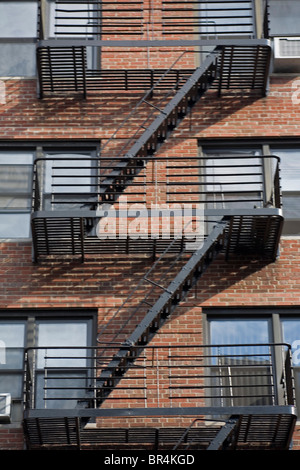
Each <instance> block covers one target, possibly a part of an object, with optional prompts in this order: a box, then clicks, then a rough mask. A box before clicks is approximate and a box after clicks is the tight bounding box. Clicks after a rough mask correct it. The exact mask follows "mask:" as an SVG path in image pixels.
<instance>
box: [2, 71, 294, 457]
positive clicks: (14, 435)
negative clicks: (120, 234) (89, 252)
mask: <svg viewBox="0 0 300 470" xmlns="http://www.w3.org/2000/svg"><path fill="white" fill-rule="evenodd" d="M295 80H296V78H295V77H272V79H271V87H270V93H269V95H268V96H267V97H265V98H259V99H258V98H253V97H251V96H247V95H240V94H239V93H232V94H228V95H227V94H224V95H223V96H222V97H221V98H218V97H217V96H216V93H215V91H213V90H212V91H210V92H209V93H208V94H207V95H206V96H205V97H204V98H203V99H202V101H201V102H200V103H199V104H198V105H197V106H196V107H195V108H194V109H193V111H192V113H191V115H190V116H188V117H187V118H186V119H185V120H184V122H183V123H182V124H181V125H180V127H179V128H178V129H177V130H176V131H175V132H174V135H173V136H172V137H171V138H169V139H168V140H167V141H166V142H165V144H164V145H163V147H161V149H160V155H168V156H176V155H185V156H188V155H190V156H197V151H198V139H199V138H201V139H205V138H216V137H217V138H221V137H222V138H226V137H236V138H242V137H256V136H257V137H261V136H264V137H294V136H299V135H300V126H299V119H300V117H299V116H300V115H299V112H298V107H299V104H297V103H295V102H293V100H292V97H293V93H294V92H295V88H294V84H295ZM5 85H6V102H5V104H2V105H0V122H1V124H0V126H1V127H0V138H1V139H3V140H12V139H14V140H16V141H17V140H26V139H28V140H30V139H48V140H49V139H72V138H76V139H88V138H93V139H94V138H95V139H101V140H102V142H105V139H107V138H109V137H110V136H111V134H112V133H113V131H114V130H115V128H116V126H117V125H118V123H119V122H121V121H122V119H123V118H124V117H125V116H126V114H127V113H128V112H130V110H131V109H132V107H133V106H134V105H135V104H136V103H137V102H138V100H139V99H140V97H141V96H142V94H141V93H131V94H122V93H121V94H112V93H102V94H95V95H91V96H89V97H88V99H87V100H86V101H78V100H77V99H76V98H75V97H69V98H53V99H46V100H43V101H39V100H38V99H37V98H36V82H35V80H31V79H28V80H7V81H5ZM242 98H243V99H242ZM155 99H156V97H154V100H155ZM157 99H158V98H157ZM144 113H145V109H142V110H141V111H140V116H144ZM136 121H137V122H131V123H130V126H136V125H137V123H138V122H139V119H137V120H136ZM128 131H129V129H128V128H126V129H125V130H124V131H122V132H121V133H120V134H118V136H117V139H115V142H114V145H116V146H118V145H122V144H123V142H124V141H125V138H126V137H127V135H128ZM299 256H300V240H296V239H295V240H288V239H283V240H282V242H281V254H280V258H279V259H278V260H277V261H276V262H275V263H271V264H266V263H265V262H264V261H263V260H259V259H258V260H250V261H249V259H247V258H246V257H238V258H231V259H230V260H229V261H225V260H224V259H222V257H220V258H219V260H218V261H217V262H216V263H217V264H215V265H214V266H211V267H210V268H209V270H208V271H207V272H206V274H205V275H204V277H203V278H201V280H200V281H199V283H198V285H197V287H196V288H195V289H194V290H192V291H191V292H190V294H189V296H188V298H187V299H186V301H185V302H184V303H183V304H182V305H180V306H179V307H178V308H177V310H176V312H175V313H174V315H173V316H172V317H171V319H170V320H169V321H168V322H167V323H166V324H165V325H164V327H163V328H162V330H161V331H160V332H159V333H158V334H157V337H156V338H155V340H154V344H155V343H158V344H161V343H162V342H164V341H167V342H169V341H173V342H175V343H176V342H178V341H182V338H184V341H186V342H191V343H193V341H195V338H197V340H198V339H199V338H200V340H201V339H202V338H203V325H202V308H203V307H207V306H214V307H215V306H245V305H253V306H282V305H284V306H293V305H295V306H296V305H299V292H300V269H299ZM151 263H152V260H151V258H148V257H146V256H128V257H126V256H124V257H119V256H118V257H117V256H116V257H111V256H110V255H107V256H103V257H102V258H101V259H98V260H97V259H88V260H87V261H86V263H85V264H84V265H82V264H80V263H78V262H70V261H62V262H52V263H46V264H41V265H34V264H33V263H32V258H31V243H30V242H21V241H20V242H17V241H16V242H2V243H0V285H1V295H0V308H2V309H13V308H36V309H39V308H73V307H81V308H97V309H98V318H99V323H102V321H103V319H104V318H107V315H109V314H110V313H111V312H112V310H113V309H115V308H116V307H117V306H119V305H120V304H121V302H122V301H123V299H124V298H125V297H126V296H127V295H128V293H129V287H132V286H134V285H136V283H137V282H138V281H139V279H140V276H141V275H142V274H143V273H145V272H146V271H147V269H148V268H149V267H150V266H151ZM298 433H299V431H297V432H296V434H295V440H294V448H300V444H299V439H298V438H297V435H298ZM22 445H23V444H22V438H21V430H20V429H19V428H18V429H16V430H14V429H12V428H11V427H10V428H7V429H6V428H5V427H2V428H0V448H2V449H10V448H16V447H18V448H20V449H21V448H22Z"/></svg>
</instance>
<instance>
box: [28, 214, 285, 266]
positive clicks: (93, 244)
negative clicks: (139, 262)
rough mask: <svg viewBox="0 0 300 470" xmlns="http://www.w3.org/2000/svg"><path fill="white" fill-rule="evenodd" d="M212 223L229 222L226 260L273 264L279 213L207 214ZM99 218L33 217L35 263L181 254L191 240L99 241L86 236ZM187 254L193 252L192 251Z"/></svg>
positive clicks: (149, 238) (115, 239)
mask: <svg viewBox="0 0 300 470" xmlns="http://www.w3.org/2000/svg"><path fill="white" fill-rule="evenodd" d="M207 213H208V214H209V216H210V217H211V216H212V215H213V214H214V213H215V219H217V218H218V219H220V215H222V217H224V216H225V217H228V218H229V219H230V224H229V228H228V230H227V234H226V238H227V244H226V256H227V257H228V256H230V255H233V254H245V255H246V254H250V255H255V256H259V257H263V258H266V259H272V260H274V259H275V258H276V256H277V254H278V246H279V240H280V235H281V231H282V226H283V217H282V214H281V210H280V209H252V210H231V211H228V210H227V211H226V210H224V211H220V210H216V211H213V210H209V211H207ZM98 219H99V215H98V214H97V213H96V212H94V213H93V211H80V212H79V213H78V214H76V211H75V213H74V214H73V213H72V215H70V213H69V212H66V213H64V212H63V211H56V212H51V211H49V212H48V211H47V212H38V213H33V214H32V234H33V244H34V259H35V261H43V260H44V261H45V260H47V259H48V260H50V259H51V258H57V259H59V258H63V257H69V258H72V259H78V260H81V261H84V260H85V259H87V258H88V257H89V256H92V255H104V254H127V255H128V254H131V255H141V254H145V255H149V256H155V255H156V254H157V255H159V254H162V253H163V252H164V251H165V250H166V249H167V248H168V247H169V249H168V251H169V253H180V252H181V251H184V250H187V251H189V250H188V249H187V248H186V244H187V242H188V241H190V240H186V239H185V238H184V237H182V238H178V239H175V238H174V237H170V238H151V236H150V235H149V237H147V238H133V237H130V236H129V235H127V236H126V237H124V235H122V237H120V238H119V236H118V235H116V237H115V238H107V239H101V238H98V237H97V236H89V235H88V234H87V227H88V225H89V224H90V223H92V221H93V220H94V221H95V223H96V221H97V220H98ZM190 251H193V249H191V250H190Z"/></svg>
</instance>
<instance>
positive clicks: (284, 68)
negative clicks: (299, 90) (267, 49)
mask: <svg viewBox="0 0 300 470" xmlns="http://www.w3.org/2000/svg"><path fill="white" fill-rule="evenodd" d="M299 71H300V37H298V36H297V37H296V36H291V37H275V38H274V72H285V73H288V72H290V73H295V72H299Z"/></svg>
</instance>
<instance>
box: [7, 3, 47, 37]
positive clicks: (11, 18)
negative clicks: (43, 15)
mask: <svg viewBox="0 0 300 470" xmlns="http://www.w3.org/2000/svg"><path fill="white" fill-rule="evenodd" d="M37 9H38V4H37V2H36V1H28V2H15V1H12V0H11V1H8V2H1V3H0V37H2V38H20V37H36V32H37Z"/></svg>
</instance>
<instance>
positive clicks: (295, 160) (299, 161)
mask: <svg viewBox="0 0 300 470" xmlns="http://www.w3.org/2000/svg"><path fill="white" fill-rule="evenodd" d="M272 153H273V154H274V155H277V156H278V157H279V158H280V173H281V188H282V190H283V191H300V149H284V150H282V149H276V148H272Z"/></svg>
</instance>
